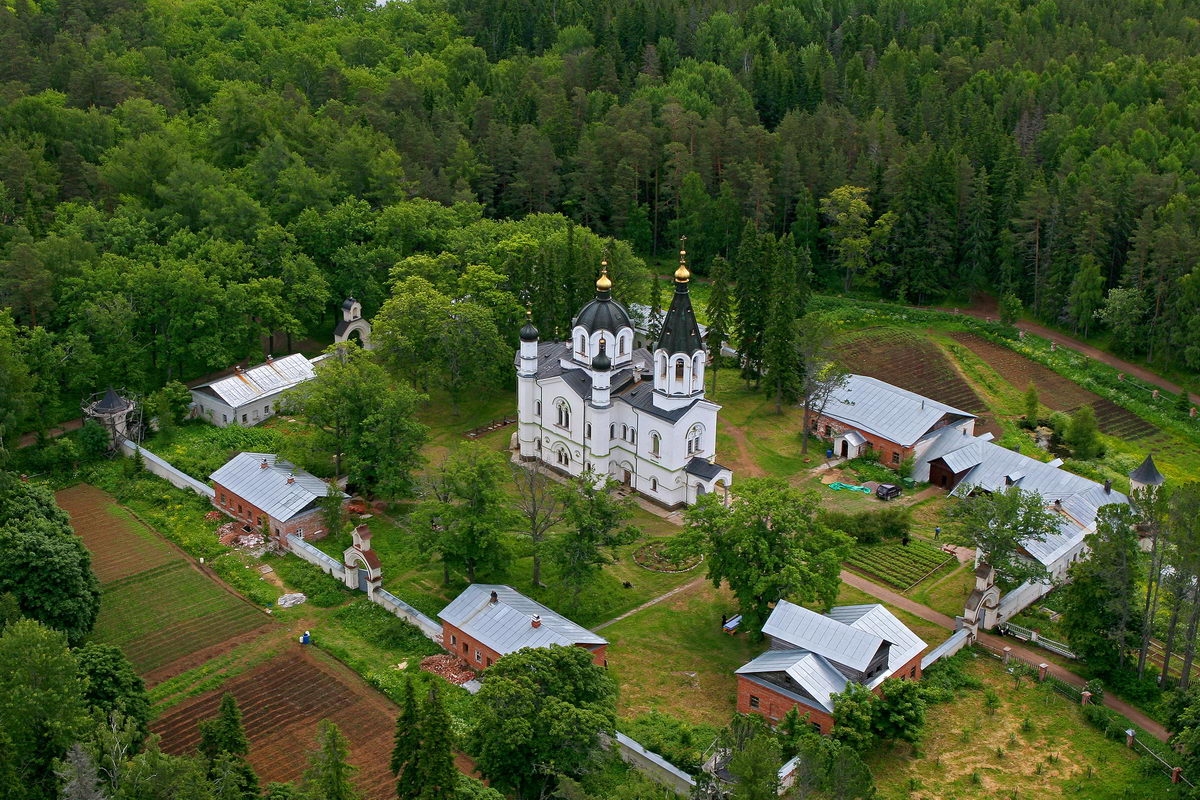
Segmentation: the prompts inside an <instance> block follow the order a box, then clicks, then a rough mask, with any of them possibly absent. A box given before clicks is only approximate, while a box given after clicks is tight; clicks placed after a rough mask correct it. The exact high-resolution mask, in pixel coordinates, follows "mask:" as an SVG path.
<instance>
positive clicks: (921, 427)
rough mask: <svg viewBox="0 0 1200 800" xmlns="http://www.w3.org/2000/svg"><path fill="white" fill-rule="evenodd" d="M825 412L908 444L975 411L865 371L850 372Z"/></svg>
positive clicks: (868, 431)
mask: <svg viewBox="0 0 1200 800" xmlns="http://www.w3.org/2000/svg"><path fill="white" fill-rule="evenodd" d="M822 413H824V415H825V416H827V417H829V418H831V419H835V420H838V421H839V422H843V423H845V424H847V425H850V426H853V427H855V428H858V429H859V430H861V431H866V432H867V433H871V434H874V435H876V436H879V437H880V438H882V439H886V440H887V441H889V442H895V443H896V444H899V445H901V446H903V447H911V446H912V445H913V444H915V443H916V442H917V440H918V439H920V438H921V437H922V436H924V435H925V434H927V433H929V432H930V431H931V430H932V429H933V428H934V426H936V425H937V424H938V423H939V422H941V421H942V420H943V419H947V421H948V422H958V421H961V420H966V419H974V418H975V415H974V414H969V413H967V412H966V411H963V410H961V409H957V408H955V407H954V406H948V405H946V404H945V403H939V402H938V401H936V400H930V399H929V398H928V397H922V396H921V395H919V394H916V393H914V392H910V391H908V390H906V389H901V388H900V387H898V386H892V385H891V384H889V383H884V382H883V381H881V380H876V379H875V378H869V377H867V376H866V375H849V376H847V378H846V383H845V385H843V386H842V387H840V388H839V389H837V390H836V391H835V392H834V393H833V395H832V396H831V397H830V398H829V402H828V403H827V404H826V405H825V409H824V411H823V412H822Z"/></svg>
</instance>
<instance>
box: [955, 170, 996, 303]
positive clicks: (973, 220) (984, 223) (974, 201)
mask: <svg viewBox="0 0 1200 800" xmlns="http://www.w3.org/2000/svg"><path fill="white" fill-rule="evenodd" d="M988 180H989V179H988V171H987V169H985V168H984V167H980V168H979V170H978V171H977V172H976V173H975V179H974V180H973V181H972V182H971V197H970V199H969V200H968V201H967V213H966V217H967V220H966V223H967V224H966V229H965V230H964V231H963V243H962V267H961V269H962V274H961V280H962V286H963V288H964V289H966V290H967V292H968V294H974V293H975V292H978V291H980V290H982V289H983V288H984V287H985V286H987V285H988V282H989V281H990V280H991V279H992V278H993V277H994V272H995V253H996V234H995V226H994V224H993V222H992V198H991V195H990V193H989V192H990V190H989V183H988Z"/></svg>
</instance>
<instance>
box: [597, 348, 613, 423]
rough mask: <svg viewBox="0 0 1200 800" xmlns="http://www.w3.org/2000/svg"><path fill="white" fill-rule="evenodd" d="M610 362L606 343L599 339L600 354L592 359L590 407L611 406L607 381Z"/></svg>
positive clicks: (610, 367)
mask: <svg viewBox="0 0 1200 800" xmlns="http://www.w3.org/2000/svg"><path fill="white" fill-rule="evenodd" d="M611 370H612V361H610V360H609V358H608V343H607V342H605V341H604V339H603V337H602V338H601V339H600V352H598V353H596V355H595V357H594V358H592V407H593V408H608V407H609V406H610V405H611V404H612V401H611V397H610V395H609V380H610V379H611V375H610V372H611Z"/></svg>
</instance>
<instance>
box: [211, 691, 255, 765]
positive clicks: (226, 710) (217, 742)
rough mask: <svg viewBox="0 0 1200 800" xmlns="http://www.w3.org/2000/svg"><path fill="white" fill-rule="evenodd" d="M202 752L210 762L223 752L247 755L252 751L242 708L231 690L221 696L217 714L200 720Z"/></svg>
mask: <svg viewBox="0 0 1200 800" xmlns="http://www.w3.org/2000/svg"><path fill="white" fill-rule="evenodd" d="M199 749H200V754H201V755H203V756H204V757H205V758H206V759H208V760H209V762H210V763H211V762H214V761H216V760H217V756H219V755H220V754H221V753H230V754H232V755H235V756H246V755H248V754H249V753H250V742H249V740H247V739H246V731H245V729H244V728H243V727H242V710H241V709H240V708H238V702H237V698H236V697H234V696H233V695H232V694H230V693H229V692H226V693H225V695H224V696H223V697H222V698H221V707H220V709H219V710H218V711H217V716H216V717H215V718H213V719H206V720H202V721H201V722H200V745H199Z"/></svg>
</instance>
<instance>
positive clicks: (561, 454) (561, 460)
mask: <svg viewBox="0 0 1200 800" xmlns="http://www.w3.org/2000/svg"><path fill="white" fill-rule="evenodd" d="M554 457H555V459H556V460H557V461H558V465H559V466H560V467H567V466H570V464H571V454H570V453H568V452H567V449H566V448H565V447H560V448H558V450H556V451H555V452H554Z"/></svg>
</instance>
